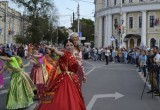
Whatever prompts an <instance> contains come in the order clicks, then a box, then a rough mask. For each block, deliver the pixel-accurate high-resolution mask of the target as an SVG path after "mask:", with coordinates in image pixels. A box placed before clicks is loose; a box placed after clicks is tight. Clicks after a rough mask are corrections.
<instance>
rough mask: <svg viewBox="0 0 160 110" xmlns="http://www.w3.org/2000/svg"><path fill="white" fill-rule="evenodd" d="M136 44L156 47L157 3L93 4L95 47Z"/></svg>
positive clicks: (109, 0)
mask: <svg viewBox="0 0 160 110" xmlns="http://www.w3.org/2000/svg"><path fill="white" fill-rule="evenodd" d="M119 30H121V33H119ZM112 36H114V38H115V39H114V40H113V39H111V37H112ZM140 44H144V45H146V46H147V47H153V46H154V45H157V46H159V47H160V0H95V46H96V47H106V46H109V45H113V46H114V47H126V48H133V47H136V46H140Z"/></svg>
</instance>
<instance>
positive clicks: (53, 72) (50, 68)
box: [43, 48, 58, 82]
mask: <svg viewBox="0 0 160 110" xmlns="http://www.w3.org/2000/svg"><path fill="white" fill-rule="evenodd" d="M52 57H53V56H51V50H50V49H48V48H46V54H45V55H44V56H43V61H44V64H45V67H46V70H47V73H48V78H49V79H48V80H54V79H55V77H56V76H57V74H58V69H57V65H58V64H57V61H56V60H54V58H52ZM47 82H49V81H47Z"/></svg>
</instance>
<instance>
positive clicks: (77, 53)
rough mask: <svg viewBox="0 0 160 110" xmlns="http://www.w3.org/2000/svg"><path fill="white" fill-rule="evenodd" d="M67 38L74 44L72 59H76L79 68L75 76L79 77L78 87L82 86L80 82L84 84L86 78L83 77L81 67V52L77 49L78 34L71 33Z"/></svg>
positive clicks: (82, 68)
mask: <svg viewBox="0 0 160 110" xmlns="http://www.w3.org/2000/svg"><path fill="white" fill-rule="evenodd" d="M69 38H70V39H72V40H73V42H74V46H75V48H74V51H73V55H74V57H75V58H76V60H77V61H78V63H79V65H80V67H79V68H78V71H77V74H78V76H79V80H80V85H82V81H83V82H86V80H87V79H86V76H85V75H84V74H85V72H84V67H83V60H82V51H81V50H80V47H79V44H78V42H79V37H78V34H77V33H75V32H73V33H71V34H70V35H69Z"/></svg>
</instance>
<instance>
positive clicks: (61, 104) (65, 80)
mask: <svg viewBox="0 0 160 110" xmlns="http://www.w3.org/2000/svg"><path fill="white" fill-rule="evenodd" d="M59 67H60V70H61V73H60V74H58V76H57V77H56V79H55V80H54V81H53V84H52V85H50V86H49V87H48V89H47V91H45V92H44V97H43V99H42V101H41V103H40V105H39V106H38V108H37V109H38V110H86V107H85V103H84V99H83V96H82V92H81V87H80V82H79V79H78V76H77V74H76V72H77V69H78V68H79V64H78V62H77V61H76V59H75V57H74V56H73V55H72V54H71V53H69V52H67V51H65V52H64V55H63V56H62V57H60V59H59Z"/></svg>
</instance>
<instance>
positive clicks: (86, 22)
mask: <svg viewBox="0 0 160 110" xmlns="http://www.w3.org/2000/svg"><path fill="white" fill-rule="evenodd" d="M74 26H75V27H74V28H76V29H77V20H75V22H74ZM71 29H73V27H71ZM76 31H77V30H76ZM80 32H82V37H86V40H85V41H82V43H84V42H91V41H94V21H92V20H91V19H85V18H82V19H80Z"/></svg>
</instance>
